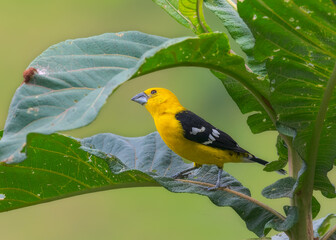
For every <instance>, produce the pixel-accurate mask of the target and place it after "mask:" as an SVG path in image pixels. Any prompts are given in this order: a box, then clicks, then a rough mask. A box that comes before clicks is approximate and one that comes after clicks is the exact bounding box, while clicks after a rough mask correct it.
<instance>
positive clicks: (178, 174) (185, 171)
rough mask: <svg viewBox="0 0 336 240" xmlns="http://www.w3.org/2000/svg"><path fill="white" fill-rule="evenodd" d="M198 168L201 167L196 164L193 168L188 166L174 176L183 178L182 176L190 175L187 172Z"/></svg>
mask: <svg viewBox="0 0 336 240" xmlns="http://www.w3.org/2000/svg"><path fill="white" fill-rule="evenodd" d="M197 168H199V166H197V165H195V166H193V167H192V168H188V169H186V170H183V171H181V172H178V173H176V174H174V175H173V176H172V178H181V177H184V176H185V175H188V174H187V173H189V172H191V171H192V170H194V169H197Z"/></svg>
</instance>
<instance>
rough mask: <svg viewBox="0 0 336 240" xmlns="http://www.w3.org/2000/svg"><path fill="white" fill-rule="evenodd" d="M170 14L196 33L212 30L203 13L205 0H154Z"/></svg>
mask: <svg viewBox="0 0 336 240" xmlns="http://www.w3.org/2000/svg"><path fill="white" fill-rule="evenodd" d="M153 2H155V3H156V4H157V5H159V6H160V7H161V8H162V9H163V10H165V11H166V12H167V13H168V14H169V15H170V16H172V17H173V18H174V19H175V20H176V21H177V22H179V23H180V24H182V25H183V26H185V27H187V28H190V29H191V30H192V31H193V32H194V33H196V34H200V33H205V32H211V30H210V28H209V26H208V25H207V24H206V22H205V19H204V15H203V0H153Z"/></svg>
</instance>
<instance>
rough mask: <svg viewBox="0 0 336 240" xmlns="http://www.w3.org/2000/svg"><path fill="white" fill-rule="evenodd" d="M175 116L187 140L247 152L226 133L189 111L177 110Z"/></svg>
mask: <svg viewBox="0 0 336 240" xmlns="http://www.w3.org/2000/svg"><path fill="white" fill-rule="evenodd" d="M175 118H176V119H177V120H178V121H180V123H181V125H182V128H183V130H184V137H185V138H186V139H188V140H191V141H194V142H198V143H200V144H203V145H207V146H210V147H214V148H219V149H222V150H232V151H234V152H239V153H248V152H247V151H246V150H245V149H243V148H241V147H239V145H238V144H237V142H236V141H235V140H233V139H232V138H231V137H230V136H229V135H228V134H226V133H225V132H223V131H221V130H219V129H218V128H216V127H214V126H213V125H212V124H210V123H208V122H207V121H205V120H204V119H203V118H201V117H199V116H197V115H196V114H195V113H193V112H191V111H182V112H179V113H177V114H176V115H175Z"/></svg>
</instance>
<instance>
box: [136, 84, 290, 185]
mask: <svg viewBox="0 0 336 240" xmlns="http://www.w3.org/2000/svg"><path fill="white" fill-rule="evenodd" d="M132 100H133V101H135V102H138V103H140V104H142V105H144V106H145V107H146V109H147V110H148V112H149V113H150V114H151V115H152V117H153V119H154V122H155V126H156V129H157V131H158V132H159V134H160V136H161V138H162V139H163V141H164V142H165V143H166V144H167V146H168V147H169V148H170V149H171V150H172V151H174V152H175V153H176V154H178V155H180V156H181V157H183V158H185V159H187V160H190V161H192V162H194V163H195V166H196V167H199V166H201V165H203V164H213V165H216V166H218V168H219V174H218V180H217V184H216V187H215V188H218V187H219V186H220V177H221V173H222V167H223V164H224V163H227V162H257V163H260V164H263V165H265V164H266V163H267V162H266V161H264V160H262V159H259V158H256V157H255V156H253V155H252V154H250V153H249V152H248V151H246V150H244V149H243V148H241V147H239V146H238V144H237V143H236V142H235V141H234V140H233V139H232V138H231V137H230V136H229V135H227V134H226V133H224V132H222V131H221V130H219V129H217V128H215V127H214V126H213V125H211V124H210V123H208V122H206V121H205V120H204V119H202V118H200V117H199V116H197V115H196V114H194V113H192V112H190V111H188V110H187V109H186V108H184V107H183V106H182V105H181V104H180V102H179V100H178V99H177V97H176V96H175V95H174V94H173V93H172V92H171V91H169V90H167V89H164V88H150V89H147V90H146V91H144V92H142V93H139V94H138V95H136V96H134V97H133V98H132ZM193 169H194V168H193ZM190 170H191V169H190ZM188 171H189V170H185V171H183V172H182V174H185V173H186V172H188ZM280 171H282V173H283V172H284V170H280ZM182 174H177V175H176V176H183V175H182Z"/></svg>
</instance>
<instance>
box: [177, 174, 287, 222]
mask: <svg viewBox="0 0 336 240" xmlns="http://www.w3.org/2000/svg"><path fill="white" fill-rule="evenodd" d="M176 180H177V181H180V182H187V183H192V184H197V185H202V186H206V187H214V186H215V185H214V184H211V183H205V182H199V181H193V180H186V179H176ZM219 189H220V190H222V191H225V192H228V193H232V194H234V195H236V196H238V197H240V198H244V199H246V200H248V201H250V202H253V203H254V204H256V205H258V206H260V207H262V208H264V209H265V210H267V211H269V212H270V213H272V214H274V215H275V216H277V217H278V218H280V219H281V220H282V221H284V220H285V219H286V218H285V217H284V216H283V215H282V214H281V213H279V212H277V211H276V210H275V209H273V208H271V207H270V206H267V205H266V204H264V203H262V202H260V201H258V200H257V199H254V198H252V197H250V196H248V195H245V194H243V193H240V192H237V191H234V190H232V189H229V188H223V187H220V188H219Z"/></svg>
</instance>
